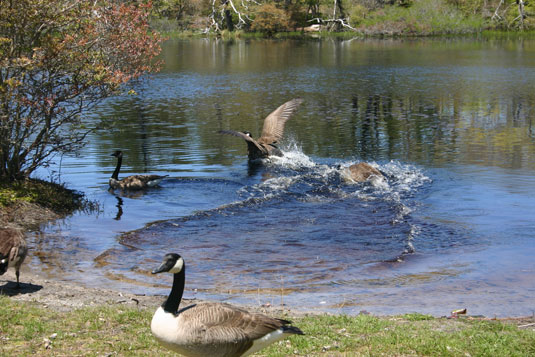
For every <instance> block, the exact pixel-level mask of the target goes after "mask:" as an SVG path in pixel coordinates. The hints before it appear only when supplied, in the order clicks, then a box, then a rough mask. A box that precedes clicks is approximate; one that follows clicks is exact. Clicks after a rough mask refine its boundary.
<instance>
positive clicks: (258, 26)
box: [251, 4, 290, 34]
mask: <svg viewBox="0 0 535 357" xmlns="http://www.w3.org/2000/svg"><path fill="white" fill-rule="evenodd" d="M289 29H290V21H289V18H288V15H287V13H286V12H285V11H284V10H282V9H279V8H277V7H276V6H275V5H273V4H264V5H262V6H260V7H258V8H257V9H256V11H255V17H254V21H253V23H252V25H251V30H253V31H258V32H264V33H267V34H273V33H275V32H283V31H288V30H289Z"/></svg>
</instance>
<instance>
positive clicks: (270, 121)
mask: <svg viewBox="0 0 535 357" xmlns="http://www.w3.org/2000/svg"><path fill="white" fill-rule="evenodd" d="M301 103H303V99H300V98H295V99H292V100H290V101H288V102H286V103H284V104H283V105H281V106H280V107H278V108H277V109H275V111H273V112H272V113H271V114H269V115H268V116H267V117H266V119H264V126H263V128H262V134H261V135H260V137H259V138H258V139H256V140H255V139H253V137H252V136H251V133H250V132H248V131H234V130H220V131H219V133H220V134H227V135H233V136H237V137H239V138H242V139H244V140H245V142H246V143H247V152H248V156H249V160H251V161H252V160H257V159H264V158H266V157H268V156H271V155H275V156H282V152H281V151H280V150H279V148H278V147H277V146H275V144H276V143H277V142H279V141H280V140H281V139H282V135H283V133H284V124H285V123H286V121H287V120H288V119H290V117H291V115H292V114H293V113H294V112H295V110H296V109H297V107H299V105H300V104H301Z"/></svg>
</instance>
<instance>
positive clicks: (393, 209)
mask: <svg viewBox="0 0 535 357" xmlns="http://www.w3.org/2000/svg"><path fill="white" fill-rule="evenodd" d="M162 58H163V59H164V61H165V65H164V68H163V70H162V71H161V72H160V73H158V74H154V75H150V76H147V77H146V78H144V79H143V80H142V81H140V82H139V83H136V84H135V85H134V89H135V90H136V92H137V95H130V96H125V97H118V98H111V99H110V100H108V101H106V102H105V103H103V104H102V105H100V106H99V107H98V108H96V109H95V110H93V111H92V112H91V113H88V115H87V117H86V121H87V123H88V125H97V124H98V123H99V122H100V120H101V119H105V120H106V121H107V122H108V123H111V125H109V126H108V127H107V129H101V130H98V131H97V132H95V134H94V135H92V136H91V137H90V140H89V143H88V145H87V146H86V147H85V148H84V149H83V150H82V151H81V152H80V154H79V155H78V156H76V157H74V156H64V157H62V158H58V159H57V162H56V164H55V165H53V166H51V167H49V168H47V169H42V170H41V171H39V172H38V173H37V175H36V176H38V177H41V178H52V179H54V180H60V181H61V182H64V183H66V185H67V186H68V187H70V188H74V189H77V190H80V191H83V192H84V193H86V195H87V197H88V198H89V199H91V200H94V201H96V202H97V203H98V205H99V209H98V211H97V212H85V213H84V212H79V213H76V214H74V215H73V216H71V217H68V218H66V219H64V220H61V221H58V222H55V223H53V224H50V225H48V226H46V227H43V229H42V231H40V232H36V233H35V234H32V235H31V236H30V237H29V244H30V246H31V251H32V255H31V259H29V264H28V266H29V268H30V269H32V270H36V271H41V272H43V273H44V274H46V275H47V276H50V277H55V278H59V279H66V280H75V281H79V282H81V283H83V284H86V285H88V286H99V287H112V288H115V289H120V290H128V291H132V292H136V293H144V294H166V293H167V292H168V289H169V286H170V283H171V278H170V277H168V276H157V277H155V276H151V275H150V273H149V272H150V271H151V270H152V269H153V268H154V267H155V266H156V265H158V264H159V262H160V260H161V258H162V257H163V255H164V254H165V253H167V252H178V253H180V254H181V255H182V256H184V258H185V260H186V264H187V265H188V271H187V272H188V274H187V275H188V276H187V283H186V285H187V286H186V293H185V297H189V298H192V297H198V298H208V299H215V300H219V301H229V302H233V303H244V304H266V303H270V304H272V305H276V306H280V305H281V304H285V306H287V307H290V308H292V309H304V310H319V311H330V312H343V313H349V314H356V313H359V312H360V311H361V310H366V311H370V312H374V313H378V314H390V313H405V312H412V311H418V312H421V313H430V314H434V315H445V314H448V313H449V312H450V311H451V310H453V309H458V308H465V307H466V308H468V312H469V313H470V314H483V315H487V316H495V315H496V316H505V315H529V314H531V313H533V311H534V310H535V303H534V301H535V300H533V296H535V283H534V281H535V280H534V278H535V259H533V256H535V244H534V243H535V219H534V218H535V175H534V174H535V156H534V155H535V123H532V121H535V41H534V40H504V39H501V40H489V39H447V40H369V41H363V40H313V39H311V40H306V41H298V40H251V41H246V40H243V41H242V40H240V41H233V42H224V41H219V40H214V39H198V40H170V41H168V42H166V43H165V45H164V50H163V54H162ZM296 97H300V98H303V99H304V103H303V104H302V105H301V107H300V108H299V109H298V110H297V112H296V113H295V115H294V116H293V117H292V118H291V119H290V121H288V123H287V125H286V130H285V139H284V140H283V142H282V143H281V148H282V149H283V151H284V153H285V156H284V157H283V158H277V159H273V160H270V161H268V162H265V163H264V164H263V165H249V164H248V163H247V153H246V145H245V144H244V142H243V141H242V140H240V139H238V138H234V137H228V136H222V135H219V134H217V131H218V130H221V129H236V130H249V131H250V132H252V133H253V136H257V135H259V133H260V131H261V129H262V124H263V119H264V118H265V116H266V115H268V114H269V113H270V112H271V111H272V110H274V109H275V108H276V107H278V106H279V105H280V104H282V103H284V102H286V101H287V100H289V99H291V98H296ZM116 149H121V150H123V152H124V155H125V157H124V162H123V168H122V170H121V175H120V176H123V177H124V176H126V175H128V174H132V173H156V174H166V175H169V177H168V178H167V179H166V180H164V181H163V182H162V184H161V185H160V187H158V188H154V189H150V190H147V191H144V192H120V191H115V192H112V191H108V183H107V182H108V178H109V177H110V175H111V173H112V172H113V169H114V167H115V163H116V162H115V158H114V157H112V156H110V154H111V153H112V152H113V151H114V150H116ZM359 161H367V162H370V163H371V164H372V165H374V166H376V167H377V168H379V169H380V170H381V171H382V172H384V173H385V174H386V177H387V180H386V182H385V183H383V184H378V185H373V184H370V183H364V184H351V183H348V182H346V181H345V180H344V179H343V177H342V175H341V173H342V169H343V168H344V167H346V166H348V165H350V164H352V163H356V162H359Z"/></svg>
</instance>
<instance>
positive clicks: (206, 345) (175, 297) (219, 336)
mask: <svg viewBox="0 0 535 357" xmlns="http://www.w3.org/2000/svg"><path fill="white" fill-rule="evenodd" d="M162 267H163V268H162ZM166 271H167V272H171V273H173V275H174V278H173V287H172V289H171V293H170V294H169V297H168V298H167V300H166V301H165V302H164V304H163V305H162V306H161V307H159V308H158V309H157V310H156V313H155V314H154V316H153V318H152V322H151V330H152V333H153V335H154V336H155V337H156V339H157V340H158V341H159V342H160V343H161V344H162V345H163V346H165V347H166V348H168V349H170V350H173V351H175V352H178V353H180V354H182V355H184V356H189V357H200V356H214V357H237V356H247V355H249V354H251V353H254V352H256V351H258V350H260V349H262V348H264V347H265V346H267V345H269V344H271V343H273V342H275V341H278V340H280V339H282V338H284V337H286V336H288V335H290V334H303V332H302V331H301V330H299V329H298V328H297V327H294V326H290V325H289V324H290V322H289V321H286V320H282V319H277V318H273V317H270V316H267V315H264V314H260V313H254V312H249V311H247V310H245V309H241V308H239V307H236V306H232V305H229V304H226V303H217V302H205V303H199V304H193V305H190V306H187V307H184V308H182V309H180V310H178V306H179V303H180V301H181V299H182V293H183V291H184V282H185V264H184V261H183V259H182V257H180V256H179V255H178V254H168V255H166V257H165V260H164V262H163V263H162V265H161V266H160V268H158V269H157V270H155V271H153V274H156V273H160V272H166Z"/></svg>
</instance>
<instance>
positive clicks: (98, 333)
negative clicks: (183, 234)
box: [0, 296, 535, 356]
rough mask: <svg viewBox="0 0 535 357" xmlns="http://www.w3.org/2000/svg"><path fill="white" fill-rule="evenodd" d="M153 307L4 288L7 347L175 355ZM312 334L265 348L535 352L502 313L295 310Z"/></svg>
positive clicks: (276, 351)
mask: <svg viewBox="0 0 535 357" xmlns="http://www.w3.org/2000/svg"><path fill="white" fill-rule="evenodd" d="M152 313H153V311H152V310H147V309H139V308H136V307H129V306H121V305H114V306H109V305H108V306H99V307H91V308H83V309H78V310H72V311H68V312H58V311H53V310H52V309H49V308H45V307H43V306H42V305H39V304H37V303H31V302H21V301H12V300H10V298H8V297H3V296H0V341H1V343H0V355H6V356H10V355H19V356H22V355H40V356H41V355H61V356H64V355H68V356H80V355H83V356H96V355H107V356H111V355H123V356H124V355H129V356H146V355H172V354H171V353H170V352H168V351H166V350H165V349H163V348H161V347H160V346H159V345H158V344H157V342H156V341H155V340H154V338H153V337H152V335H151V333H150V328H149V325H150V319H151V316H152ZM293 320H294V323H295V325H297V326H299V327H300V328H301V329H302V330H303V331H304V332H305V333H306V336H296V337H292V338H289V339H288V340H285V341H281V342H279V343H277V344H274V345H272V346H270V347H269V348H267V349H265V350H263V351H262V352H261V353H259V354H258V355H267V356H289V355H301V356H304V355H306V356H318V355H351V356H358V355H388V356H392V355H396V356H399V355H430V356H439V355H441V356H444V355H445V356H527V355H534V354H535V331H534V330H533V326H529V327H527V328H519V327H517V326H516V325H513V324H508V323H504V322H499V321H481V320H470V319H444V318H441V319H437V318H432V317H430V316H426V315H419V314H409V315H403V316H396V317H374V316H369V315H360V316H354V317H349V316H327V315H321V316H307V317H299V318H293Z"/></svg>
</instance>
